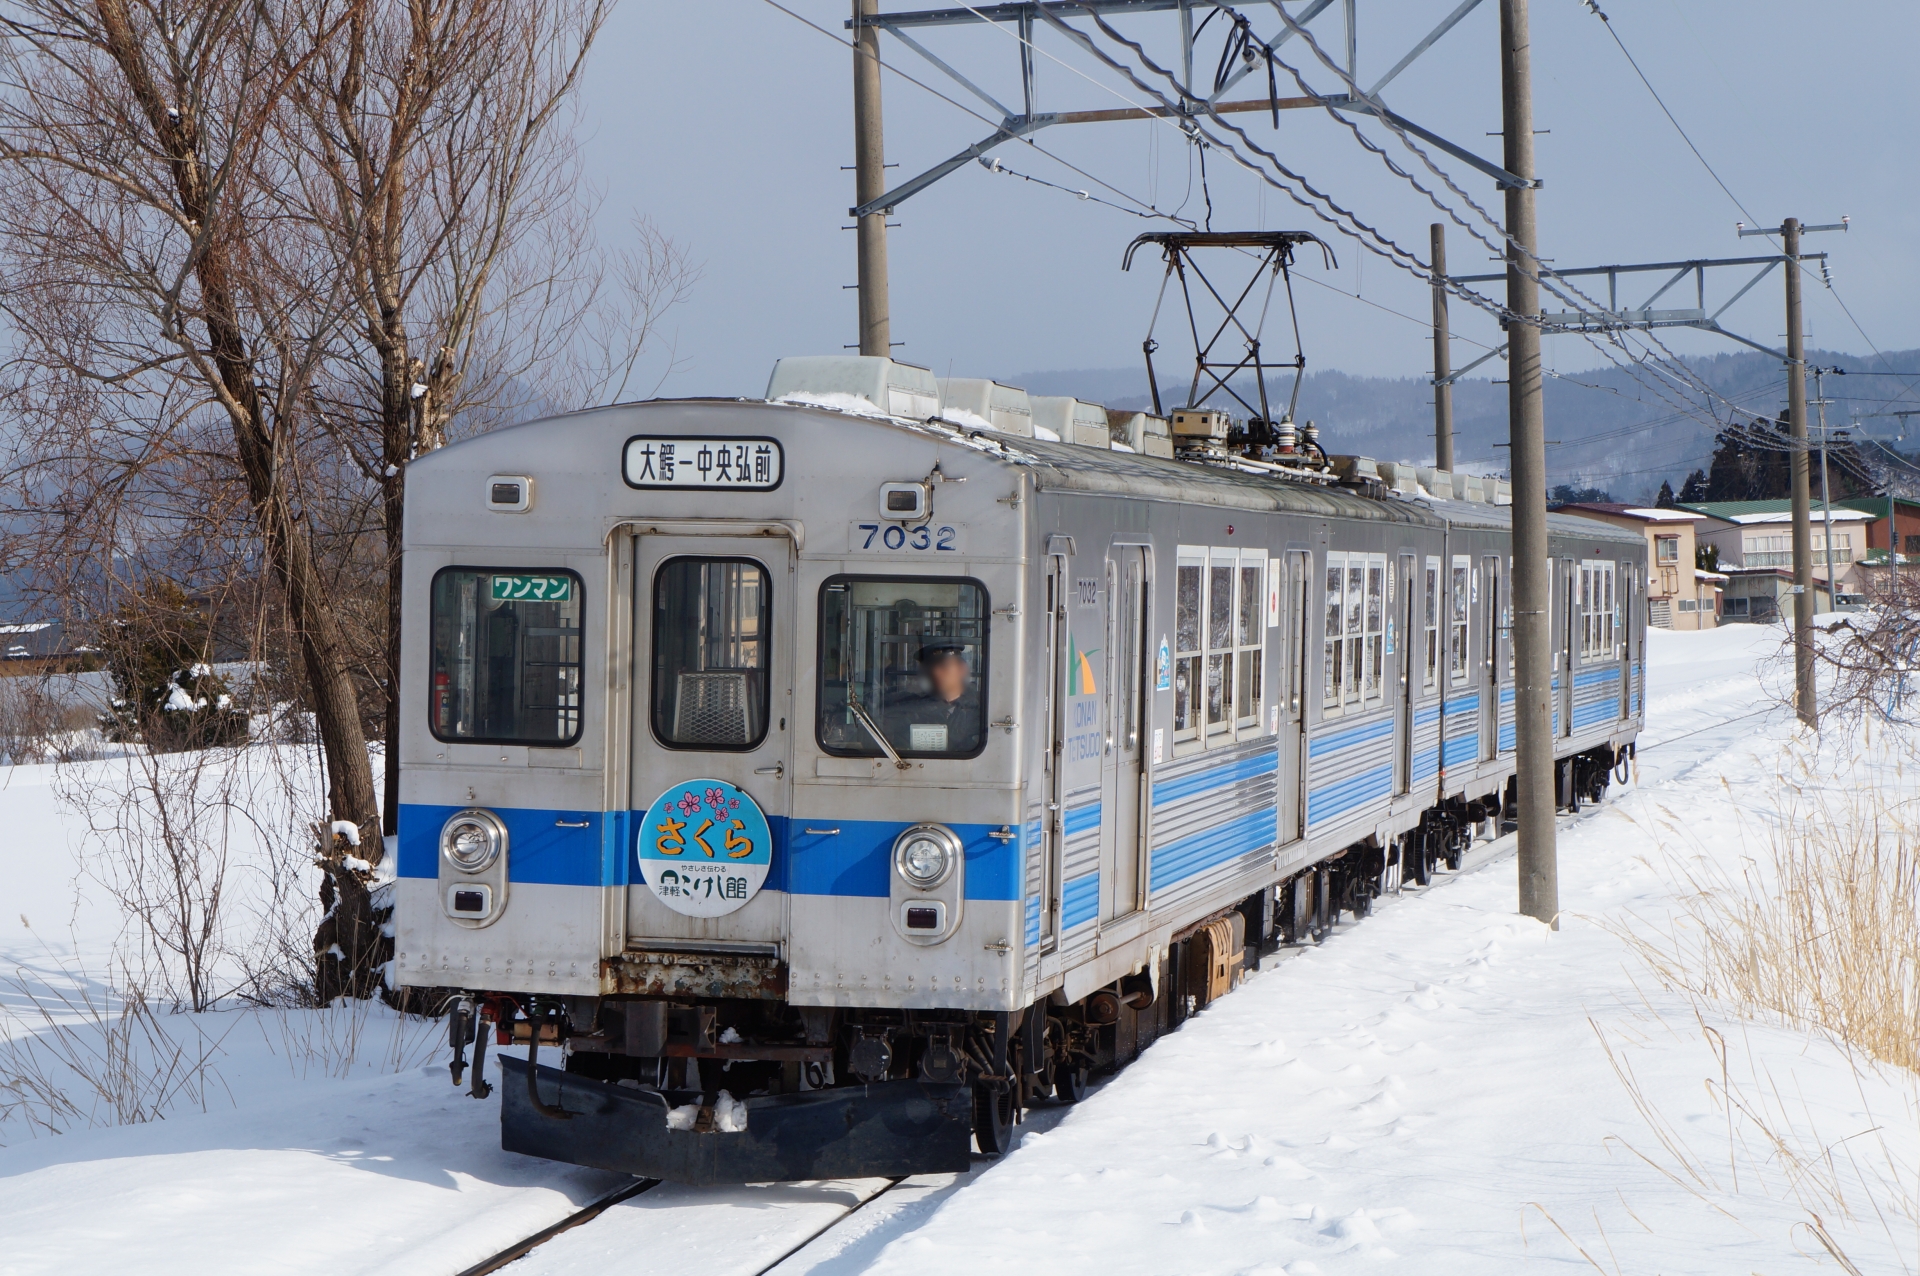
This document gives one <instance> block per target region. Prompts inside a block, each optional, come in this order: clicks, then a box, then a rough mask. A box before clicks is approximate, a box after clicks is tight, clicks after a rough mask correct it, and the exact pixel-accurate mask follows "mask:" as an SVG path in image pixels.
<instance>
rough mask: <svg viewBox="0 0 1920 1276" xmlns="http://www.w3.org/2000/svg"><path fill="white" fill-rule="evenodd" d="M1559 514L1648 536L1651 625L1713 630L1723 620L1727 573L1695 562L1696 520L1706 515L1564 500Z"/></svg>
mask: <svg viewBox="0 0 1920 1276" xmlns="http://www.w3.org/2000/svg"><path fill="white" fill-rule="evenodd" d="M1555 513H1559V514H1572V515H1575V516H1577V517H1580V518H1591V519H1597V520H1598V521H1600V522H1602V523H1611V524H1613V526H1615V527H1627V528H1632V529H1634V530H1636V531H1638V532H1640V533H1642V534H1643V535H1645V536H1646V538H1647V623H1648V624H1650V625H1654V626H1656V627H1658V628H1660V629H1712V628H1713V627H1714V626H1715V625H1716V624H1718V623H1719V616H1720V608H1719V597H1720V583H1721V581H1723V580H1724V579H1725V577H1723V576H1721V575H1720V574H1719V573H1717V572H1711V571H1702V570H1700V569H1699V568H1698V567H1697V566H1696V565H1695V553H1694V524H1695V523H1698V522H1701V521H1703V516H1702V515H1699V514H1695V513H1692V512H1690V511H1688V510H1680V509H1654V508H1653V507H1651V506H1646V505H1621V504H1617V503H1613V502H1605V501H1581V502H1576V503H1574V504H1571V505H1562V506H1560V507H1559V508H1558V509H1557V510H1556V511H1555Z"/></svg>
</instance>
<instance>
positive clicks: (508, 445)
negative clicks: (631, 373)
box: [415, 396, 1643, 543]
mask: <svg viewBox="0 0 1920 1276" xmlns="http://www.w3.org/2000/svg"><path fill="white" fill-rule="evenodd" d="M836 397H838V396H836ZM707 413H716V414H718V413H726V414H729V415H732V416H734V417H736V419H737V418H738V417H740V416H742V415H746V414H753V415H759V414H763V413H778V414H782V415H787V414H793V415H800V416H803V417H807V418H811V419H814V420H817V421H819V422H821V423H823V424H826V423H831V424H832V425H834V426H835V427H837V428H842V429H846V430H848V431H849V432H851V433H866V432H869V431H873V430H891V431H899V432H901V433H903V434H908V435H916V436H919V437H920V438H923V439H927V438H931V439H933V440H935V441H939V442H943V443H950V444H953V445H956V446H959V447H963V448H966V449H968V450H969V451H971V452H973V453H975V454H977V455H978V456H980V457H982V458H983V459H986V460H990V461H994V462H997V463H999V464H1001V465H1004V466H1006V467H1008V468H1010V469H1020V470H1023V471H1025V472H1027V473H1029V474H1030V475H1032V477H1033V481H1034V485H1035V487H1036V489H1037V490H1040V491H1045V492H1084V493H1088V494H1093V495H1106V496H1127V497H1136V498H1138V497H1145V498H1149V499H1154V500H1163V501H1171V502H1176V503H1183V504H1192V505H1210V506H1215V507H1219V508H1223V509H1236V510H1247V511H1252V512H1269V511H1270V512H1276V513H1292V514H1303V515H1307V516H1310V517H1321V518H1342V519H1352V520H1357V521H1361V522H1376V523H1402V524H1425V525H1429V526H1432V525H1438V524H1439V523H1442V522H1446V523H1450V524H1453V525H1454V526H1459V527H1485V528H1499V529H1509V528H1511V527H1512V524H1513V519H1512V514H1511V509H1510V507H1508V506H1501V505H1489V504H1484V503H1480V502H1474V501H1459V500H1450V499H1448V500H1443V499H1440V498H1437V497H1432V496H1427V495H1414V496H1409V495H1404V494H1401V493H1397V492H1392V491H1387V492H1384V493H1383V494H1381V495H1379V496H1366V495H1361V494H1359V493H1357V492H1354V491H1352V490H1350V489H1347V488H1343V487H1338V486H1333V485H1322V484H1316V483H1310V482H1303V481H1300V480H1296V479H1292V478H1288V477H1285V476H1283V475H1279V474H1269V473H1263V472H1259V471H1256V470H1254V469H1253V468H1252V467H1251V466H1249V467H1246V468H1236V467H1235V465H1234V464H1233V463H1232V462H1231V461H1227V462H1223V463H1212V462H1198V461H1192V460H1184V459H1166V458H1162V457H1153V456H1143V455H1140V454H1138V453H1134V452H1126V451H1118V450H1107V449H1102V448H1094V447H1087V446H1084V445H1081V444H1075V443H1065V442H1055V441H1052V440H1047V439H1037V438H1028V437H1025V436H1023V435H1016V434H1009V433H1004V432H1002V431H999V430H994V429H991V428H982V427H976V426H967V425H959V424H955V423H953V422H949V421H943V420H939V419H931V420H913V419H909V418H905V417H898V416H892V415H889V414H887V413H884V412H881V411H879V410H877V409H875V408H872V407H871V406H869V405H867V404H865V403H857V402H853V401H851V400H849V401H848V402H845V403H842V402H832V403H818V402H794V401H785V402H768V401H766V400H762V399H744V398H743V399H721V398H687V399H649V400H645V401H642V402H637V403H623V404H614V405H610V406H607V407H602V408H589V409H584V410H582V411H579V412H570V413H564V414H560V415H555V416H547V417H538V418H535V419H533V420H529V421H523V422H519V423H516V424H514V425H511V426H504V427H502V428H501V429H498V430H493V431H489V432H488V433H486V434H482V435H476V436H474V437H472V438H470V439H466V440H462V441H461V442H458V443H453V444H450V445H448V446H447V447H445V448H442V449H439V450H438V451H437V452H435V453H430V454H429V455H428V456H426V457H422V458H420V460H419V461H416V462H415V465H421V464H426V465H429V466H431V467H432V468H435V469H438V468H439V467H440V466H443V465H454V466H458V465H459V464H460V463H461V462H462V461H467V462H468V463H474V464H479V465H481V466H494V467H497V466H498V465H500V464H503V463H505V458H504V457H501V456H500V455H499V453H500V452H501V451H502V449H506V450H508V451H513V450H515V449H518V448H522V447H524V446H525V441H524V436H523V435H522V432H523V431H538V432H541V433H543V434H545V435H546V436H547V437H546V439H545V440H544V441H543V444H542V455H543V456H544V457H547V458H549V459H555V458H557V457H559V456H566V458H567V459H568V460H571V461H574V462H575V463H576V464H577V463H578V458H577V457H574V456H571V455H568V454H569V453H570V452H571V451H572V449H571V448H569V446H568V444H569V442H574V443H577V444H588V440H589V439H595V441H596V442H597V441H598V440H601V439H603V440H604V442H605V446H606V448H607V449H608V451H607V455H609V456H613V455H615V454H617V452H618V449H619V447H620V445H621V444H622V443H623V442H624V441H625V439H626V437H627V435H629V434H630V433H632V431H633V430H634V429H635V428H639V427H640V422H641V421H642V420H643V419H644V417H646V416H651V415H655V414H670V415H674V416H679V417H681V418H682V419H681V421H680V422H677V423H676V426H681V425H685V424H689V422H687V421H686V419H685V418H686V417H688V416H701V415H705V414H707ZM568 436H571V438H570V439H569V437H568ZM596 436H597V438H596ZM616 482H617V480H616ZM1548 523H1549V526H1550V527H1551V528H1552V529H1553V530H1554V531H1556V532H1558V533H1560V534H1563V535H1578V536H1582V537H1585V538H1588V539H1595V540H1603V541H1620V542H1622V543H1636V542H1639V541H1640V540H1642V539H1643V538H1642V537H1641V536H1639V535H1638V534H1637V533H1636V532H1633V531H1631V530H1627V529H1622V528H1616V527H1613V526H1611V525H1609V524H1606V523H1601V522H1599V521H1598V520H1595V519H1583V518H1573V517H1569V516H1565V515H1559V514H1550V515H1548Z"/></svg>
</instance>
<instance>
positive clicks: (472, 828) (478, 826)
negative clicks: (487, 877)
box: [440, 810, 507, 873]
mask: <svg viewBox="0 0 1920 1276" xmlns="http://www.w3.org/2000/svg"><path fill="white" fill-rule="evenodd" d="M506 849H507V826H506V825H504V824H502V823H501V822H500V817H499V816H497V815H495V814H494V813H493V812H492V811H480V810H470V811H459V812H457V813H455V814H454V815H453V816H452V817H451V818H449V819H448V820H447V822H446V823H445V824H444V825H442V826H441V828H440V853H441V854H442V855H444V856H446V859H447V863H449V864H451V865H453V867H454V868H455V869H457V870H459V871H460V872H462V873H484V872H486V871H487V870H488V869H490V868H492V867H493V866H494V865H495V864H497V863H499V861H500V857H501V856H502V855H503V854H505V853H506Z"/></svg>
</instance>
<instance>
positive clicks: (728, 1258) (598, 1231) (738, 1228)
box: [458, 816, 1580, 1276]
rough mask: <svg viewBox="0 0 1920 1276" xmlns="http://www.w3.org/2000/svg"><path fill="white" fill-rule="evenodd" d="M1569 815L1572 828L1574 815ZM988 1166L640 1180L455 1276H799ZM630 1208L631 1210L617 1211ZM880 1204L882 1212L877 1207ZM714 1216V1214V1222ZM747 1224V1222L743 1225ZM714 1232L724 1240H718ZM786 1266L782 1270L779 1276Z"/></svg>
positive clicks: (1049, 1116)
mask: <svg viewBox="0 0 1920 1276" xmlns="http://www.w3.org/2000/svg"><path fill="white" fill-rule="evenodd" d="M1566 818H1567V819H1568V820H1569V821H1571V820H1575V819H1579V818H1580V817H1579V816H1571V817H1566ZM1513 850H1514V838H1513V836H1512V835H1511V834H1509V835H1507V836H1505V837H1501V838H1497V839H1495V840H1493V841H1490V842H1486V843H1480V844H1477V845H1475V846H1474V847H1473V848H1472V849H1470V850H1469V851H1468V853H1467V855H1466V856H1465V857H1464V858H1463V859H1462V861H1461V864H1460V867H1459V869H1457V870H1454V871H1448V872H1443V873H1441V874H1440V875H1439V876H1437V877H1436V878H1435V880H1434V882H1433V884H1432V885H1431V886H1428V887H1425V888H1424V889H1422V890H1421V891H1420V893H1421V894H1425V893H1426V892H1427V891H1431V890H1435V889H1438V888H1440V887H1442V886H1445V885H1446V884H1447V883H1449V882H1452V881H1456V880H1458V879H1459V878H1461V877H1464V876H1466V875H1467V874H1469V873H1472V872H1474V871H1476V870H1478V869H1480V868H1483V867H1485V866H1486V865H1488V864H1491V863H1494V862H1496V861H1498V860H1500V859H1503V858H1505V857H1506V856H1507V855H1509V854H1511V853H1512V852H1513ZM1409 889H1411V888H1409ZM1353 924H1356V923H1353V922H1348V923H1343V924H1342V925H1341V927H1340V929H1344V928H1345V927H1346V926H1349V925H1353ZM1335 933H1336V934H1337V933H1338V930H1336V932H1335ZM1307 947H1308V946H1304V945H1303V946H1299V947H1295V948H1283V949H1281V950H1280V951H1279V952H1278V953H1275V954H1272V955H1270V956H1269V957H1268V958H1267V959H1266V960H1264V961H1263V962H1262V964H1261V968H1262V969H1270V968H1271V967H1272V966H1273V965H1275V964H1278V963H1280V962H1284V961H1286V960H1287V959H1288V958H1290V957H1292V956H1295V955H1297V954H1298V953H1301V952H1305V951H1307ZM1069 1110H1070V1109H1069V1108H1067V1107H1065V1106H1056V1105H1049V1106H1045V1107H1040V1108H1033V1109H1029V1111H1028V1112H1027V1115H1026V1120H1025V1122H1024V1123H1023V1124H1022V1127H1021V1129H1022V1133H1026V1132H1030V1131H1035V1130H1038V1131H1045V1130H1047V1129H1050V1128H1052V1127H1053V1126H1054V1125H1056V1124H1058V1123H1059V1122H1060V1121H1061V1120H1062V1119H1064V1117H1065V1116H1066V1113H1067V1112H1068V1111H1069ZM991 1164H992V1162H991V1161H988V1160H986V1159H984V1158H982V1159H979V1160H976V1161H975V1163H974V1166H973V1168H972V1169H971V1170H969V1171H968V1172H967V1173H965V1174H960V1175H952V1174H945V1175H941V1174H935V1175H918V1176H915V1177H912V1178H905V1179H854V1180H836V1181H832V1182H828V1183H798V1184H796V1183H787V1184H772V1185H761V1186H755V1187H747V1186H740V1187H727V1188H689V1187H683V1186H680V1185H676V1184H667V1183H662V1182H661V1181H660V1180H658V1179H637V1180H634V1181H632V1182H629V1183H626V1184H623V1185H621V1186H620V1187H618V1188H616V1189H614V1190H613V1191H611V1192H608V1193H607V1194H606V1195H604V1196H601V1197H599V1198H598V1199H596V1200H594V1201H593V1202H591V1203H590V1204H588V1205H586V1206H584V1207H582V1208H581V1209H579V1210H577V1211H575V1212H574V1213H572V1214H570V1215H568V1216H567V1217H566V1218H564V1219H562V1220H560V1221H559V1222H558V1223H555V1224H553V1225H552V1226H550V1227H547V1228H544V1229H542V1230H541V1231H539V1232H535V1233H534V1234H532V1235H530V1236H528V1237H526V1238H524V1239H522V1240H520V1241H516V1242H515V1243H514V1244H512V1245H509V1246H507V1247H506V1248H505V1249H502V1250H500V1251H499V1252H498V1253H496V1254H494V1255H492V1256H491V1257H489V1258H487V1259H485V1260H483V1261H481V1262H479V1263H476V1264H474V1265H473V1266H471V1267H468V1268H466V1269H465V1270H463V1271H461V1272H460V1273H458V1276H490V1274H491V1273H494V1272H500V1271H509V1272H510V1274H511V1276H553V1274H557V1273H563V1272H574V1271H588V1270H599V1269H600V1268H601V1267H603V1266H604V1263H605V1260H606V1258H608V1257H610V1256H613V1257H618V1256H622V1255H625V1256H627V1257H628V1258H629V1259H631V1258H632V1257H634V1256H637V1255H640V1254H644V1255H645V1260H646V1261H645V1265H644V1271H645V1272H646V1273H647V1276H680V1274H681V1273H682V1272H683V1271H684V1272H685V1273H686V1276H774V1274H775V1273H781V1276H800V1273H802V1272H804V1271H806V1270H810V1269H811V1267H812V1262H811V1261H803V1262H802V1263H801V1264H793V1260H794V1259H796V1258H799V1257H801V1256H802V1255H804V1254H806V1252H807V1251H809V1250H812V1249H814V1248H815V1247H816V1246H822V1245H823V1243H824V1246H825V1248H824V1249H823V1250H822V1251H821V1252H818V1253H816V1254H815V1255H813V1258H814V1259H817V1260H818V1261H822V1262H824V1261H827V1260H829V1259H830V1258H832V1257H835V1256H837V1255H840V1254H845V1253H847V1252H848V1251H849V1250H850V1249H851V1248H852V1247H853V1246H854V1245H857V1244H858V1243H859V1242H860V1240H861V1239H863V1238H864V1237H871V1238H872V1242H873V1244H874V1246H875V1248H876V1249H877V1247H878V1245H880V1244H884V1243H885V1242H886V1241H887V1240H888V1239H891V1236H892V1234H893V1231H894V1229H890V1228H888V1227H887V1222H888V1221H889V1220H888V1219H879V1220H875V1219H874V1217H873V1216H874V1215H875V1214H876V1213H885V1212H887V1210H888V1207H892V1206H898V1207H899V1208H896V1209H894V1210H893V1211H892V1214H891V1216H890V1217H899V1216H903V1215H910V1214H913V1213H921V1212H930V1210H931V1208H932V1206H933V1205H934V1204H937V1203H938V1201H939V1200H940V1199H942V1198H944V1197H945V1196H947V1195H949V1194H951V1193H952V1192H955V1191H958V1190H959V1189H960V1188H962V1187H964V1186H965V1185H966V1183H967V1182H968V1181H969V1180H970V1179H971V1178H972V1177H973V1176H974V1175H975V1174H978V1173H980V1172H981V1171H982V1170H984V1169H985V1168H986V1167H987V1166H989V1165H991ZM903 1197H904V1198H906V1199H904V1200H903V1199H902V1198H903ZM629 1203H631V1208H629V1209H619V1208H617V1207H620V1206H623V1205H628V1204H629ZM876 1205H878V1208H877V1209H876V1208H873V1207H875V1206H876ZM915 1207H920V1208H918V1209H916V1208H915ZM735 1210H744V1211H748V1212H749V1214H747V1215H742V1216H741V1217H737V1218H735V1219H734V1220H733V1222H732V1223H731V1224H730V1223H729V1221H728V1219H727V1218H726V1217H722V1215H731V1214H732V1213H733V1212H734V1211H735ZM715 1211H719V1212H720V1214H719V1215H716V1213H715ZM749 1217H750V1218H751V1220H752V1224H753V1225H748V1223H747V1221H746V1220H747V1218H749ZM769 1220H771V1221H769ZM861 1223H872V1224H873V1225H872V1227H870V1228H869V1229H868V1230H867V1231H866V1232H865V1233H861V1234H860V1235H856V1236H851V1237H847V1236H839V1235H838V1233H840V1232H841V1231H842V1230H843V1229H855V1228H857V1227H858V1226H859V1225H860V1224H861ZM589 1225H591V1226H589ZM718 1232H727V1233H728V1234H727V1235H725V1236H721V1237H718V1238H716V1235H715V1234H716V1233H718ZM694 1236H700V1238H701V1240H700V1243H699V1244H698V1245H693V1244H680V1243H678V1241H679V1240H680V1239H683V1238H691V1237H694ZM663 1242H665V1243H663ZM835 1246H838V1248H835ZM790 1264H792V1265H791V1266H790ZM783 1268H786V1269H787V1271H786V1272H782V1269H783Z"/></svg>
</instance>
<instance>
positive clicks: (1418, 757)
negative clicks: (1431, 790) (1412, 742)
mask: <svg viewBox="0 0 1920 1276" xmlns="http://www.w3.org/2000/svg"><path fill="white" fill-rule="evenodd" d="M1438 774H1440V750H1438V749H1423V750H1421V751H1420V752H1419V753H1416V754H1414V755H1413V778H1414V779H1415V780H1428V779H1432V778H1433V777H1434V776H1436V775H1438Z"/></svg>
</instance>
